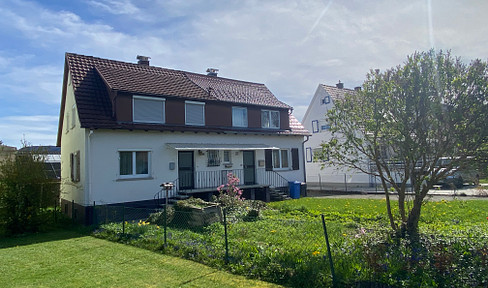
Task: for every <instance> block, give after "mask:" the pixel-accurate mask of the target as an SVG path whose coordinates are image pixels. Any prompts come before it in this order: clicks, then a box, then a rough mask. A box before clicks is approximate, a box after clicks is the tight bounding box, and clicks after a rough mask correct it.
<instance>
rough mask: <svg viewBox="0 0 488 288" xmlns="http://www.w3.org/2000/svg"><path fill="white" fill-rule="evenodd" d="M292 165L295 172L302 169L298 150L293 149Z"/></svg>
mask: <svg viewBox="0 0 488 288" xmlns="http://www.w3.org/2000/svg"><path fill="white" fill-rule="evenodd" d="M291 165H292V168H293V170H298V169H300V163H299V162H298V148H292V149H291Z"/></svg>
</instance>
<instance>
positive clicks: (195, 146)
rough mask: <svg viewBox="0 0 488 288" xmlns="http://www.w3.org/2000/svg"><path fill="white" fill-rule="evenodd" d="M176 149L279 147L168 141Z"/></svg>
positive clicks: (254, 148) (257, 148) (256, 148)
mask: <svg viewBox="0 0 488 288" xmlns="http://www.w3.org/2000/svg"><path fill="white" fill-rule="evenodd" d="M167 145H168V146H169V147H171V148H173V149H176V150H264V149H279V148H277V147H273V146H269V145H264V144H214V143H168V144H167Z"/></svg>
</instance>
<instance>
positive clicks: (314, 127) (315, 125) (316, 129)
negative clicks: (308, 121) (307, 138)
mask: <svg viewBox="0 0 488 288" xmlns="http://www.w3.org/2000/svg"><path fill="white" fill-rule="evenodd" d="M317 132H319V120H312V133H317Z"/></svg>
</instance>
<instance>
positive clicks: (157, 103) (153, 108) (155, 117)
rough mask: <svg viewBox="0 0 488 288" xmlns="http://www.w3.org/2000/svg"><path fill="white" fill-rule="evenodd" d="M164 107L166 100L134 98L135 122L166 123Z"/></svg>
mask: <svg viewBox="0 0 488 288" xmlns="http://www.w3.org/2000/svg"><path fill="white" fill-rule="evenodd" d="M164 106H165V99H164V98H156V97H146V96H133V97H132V107H133V121H134V122H140V123H164V122H165V113H164V109H165V108H164Z"/></svg>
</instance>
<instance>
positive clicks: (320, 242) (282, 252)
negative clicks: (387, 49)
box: [95, 198, 488, 287]
mask: <svg viewBox="0 0 488 288" xmlns="http://www.w3.org/2000/svg"><path fill="white" fill-rule="evenodd" d="M392 205H393V208H394V209H396V206H397V204H396V202H395V201H393V203H392ZM269 207H270V208H272V209H269V210H265V211H264V213H263V217H262V218H261V219H259V220H257V221H252V222H246V221H238V222H232V223H230V224H229V225H228V228H227V230H228V231H227V232H228V235H229V237H228V241H229V249H230V251H229V255H230V259H229V263H228V264H225V263H224V258H225V255H224V251H225V250H224V228H223V225H221V224H220V223H214V224H212V225H210V226H207V227H205V228H201V229H194V228H191V229H190V228H189V227H186V228H185V227H182V226H181V225H176V226H172V225H170V226H169V227H168V246H167V247H166V248H164V247H163V245H162V244H163V241H162V239H163V229H162V228H161V227H158V226H155V225H151V224H150V223H147V222H142V224H143V225H140V224H141V223H127V224H126V227H125V229H126V230H125V234H122V227H121V224H117V223H113V224H107V225H102V228H103V229H101V230H100V231H99V232H97V233H95V235H96V236H97V237H101V238H106V239H110V240H112V241H116V242H120V243H125V244H130V245H134V246H137V247H143V248H145V249H148V250H152V251H156V252H162V253H165V254H170V255H174V256H178V257H182V258H186V259H191V260H194V261H197V262H201V263H204V264H206V265H209V266H212V267H217V268H219V269H225V270H229V271H231V272H233V273H236V274H240V275H245V276H248V277H252V278H257V279H263V280H266V281H269V282H273V283H278V284H281V285H286V286H291V287H323V286H327V285H330V284H331V278H330V267H329V265H328V262H327V261H325V259H326V258H325V256H326V255H327V249H326V245H325V241H324V232H323V229H322V223H321V221H320V218H321V217H320V216H321V215H324V218H325V220H326V225H327V230H328V236H329V240H330V242H331V247H332V254H333V257H334V261H335V263H336V265H337V267H336V273H338V274H340V277H341V281H342V283H343V284H345V283H347V285H353V286H354V285H355V284H354V283H355V281H363V280H366V281H368V279H369V280H371V279H379V278H377V277H379V276H381V275H383V276H382V277H383V278H382V279H381V280H380V281H382V283H389V282H388V281H389V278H388V276H385V275H388V274H385V271H384V270H381V269H382V268H379V266H378V265H379V264H378V263H383V264H384V265H386V266H385V267H400V268H398V269H396V270H395V269H394V268H389V269H390V271H392V273H400V274H395V275H397V276H398V277H400V278H399V279H406V278H402V277H407V276H405V275H404V274H405V270H404V269H403V268H401V267H404V265H409V264H408V263H405V262H404V261H405V259H408V258H409V257H411V255H410V254H411V253H412V251H410V250H409V248H407V247H408V243H403V244H398V243H397V242H395V241H393V242H391V241H392V240H391V239H390V240H388V239H386V238H385V237H388V236H387V235H388V232H389V228H388V227H389V221H388V219H387V217H386V212H385V211H386V203H385V200H373V199H336V198H333V199H331V198H301V199H297V200H288V201H282V202H274V203H270V204H269ZM487 207H488V201H486V200H472V201H461V200H453V201H445V200H444V201H437V202H434V201H432V202H427V203H426V204H425V206H424V207H423V210H422V217H421V220H420V226H421V227H420V229H421V231H422V232H423V233H425V235H427V236H426V237H427V238H426V240H425V241H427V242H425V245H426V246H425V247H433V248H432V249H434V250H433V251H434V252H432V253H434V254H435V253H437V252H436V251H437V250H435V249H444V248H442V247H444V246H445V245H446V243H449V244H447V245H454V246H455V247H456V248H454V249H453V250H452V253H449V254H446V252H442V253H440V252H439V253H440V254H435V255H434V254H432V253H430V254H429V252H428V251H429V249H430V248H426V249H427V252H426V251H425V250H423V251H424V252H422V253H426V254H425V257H427V258H425V259H429V260H428V261H427V260H426V261H427V262H428V263H430V262H429V261H432V263H434V261H440V260H439V259H444V258H442V257H445V256H442V255H448V256H449V257H450V258H448V260H446V261H444V260H442V261H444V262H440V263H442V265H444V264H445V263H449V264H445V265H451V266H446V267H447V268H449V269H451V268H452V267H464V266H465V264H466V263H464V262H462V261H478V262H479V261H485V260H483V259H484V258H483V257H486V251H488V250H487V249H488V248H486V247H485V246H483V245H485V244H483V243H486V239H488V234H487V233H486V231H488V223H487V222H488V221H487V220H486V217H487V216H488V215H487V210H486V208H487ZM181 216H183V215H178V214H175V215H174V217H175V218H174V219H179V218H180V217H181ZM363 228H364V229H363ZM361 231H363V232H361ZM364 231H366V233H365V232H364ZM446 241H447V242H446ZM396 245H400V247H404V249H396V248H391V249H392V250H391V251H389V252H388V253H389V254H391V255H393V254H394V253H396V254H395V255H396V256H395V257H392V258H390V259H391V261H393V262H391V261H390V262H385V261H388V260H387V259H384V257H385V255H386V254H387V253H386V251H385V249H389V248H388V247H396ZM454 246H453V247H454ZM449 247H450V246H449ZM397 248H398V247H397ZM445 249H450V248H447V247H446V248H445ZM442 251H444V250H442ZM447 251H451V250H447ZM392 253H393V254H392ZM439 255H441V256H439ZM458 255H463V256H462V257H461V258H458ZM365 257H366V258H365ZM439 257H441V258H439ZM446 257H447V256H446ZM470 257H471V258H470ZM446 259H447V258H446ZM463 259H464V260H463ZM480 259H481V260H480ZM451 260H452V261H451ZM367 261H370V262H367ZM456 261H457V262H456ZM427 262H425V263H427ZM478 262H476V263H478ZM383 264H382V265H383ZM392 265H393V266H392ZM422 265H424V264H422ZM445 265H444V266H445ZM477 265H479V263H478V264H475V265H471V264H470V265H469V267H471V268H473V269H474V270H476V269H478V268H480V269H481V270H478V272H477V273H478V274H479V273H484V274H483V275H485V274H486V273H487V271H485V270H486V269H485V268H482V267H483V266H477ZM427 266H428V267H430V266H431V265H427ZM444 266H442V267H444ZM381 267H383V266H381ZM447 268H446V269H447ZM377 269H380V270H377ZM421 269H424V270H419V271H425V272H426V273H431V274H425V275H427V276H425V277H426V278H428V277H430V276H429V275H441V274H442V273H444V272H442V273H441V272H438V271H437V270H435V269H437V268H432V269H434V270H425V269H426V268H425V266H422V268H421ZM429 269H430V268H429ZM452 269H454V268H452ZM452 269H451V270H452ZM463 271H467V269H464V270H462V271H457V270H455V269H454V270H452V273H454V272H455V274H456V275H458V277H465V278H466V279H467V280H466V281H471V280H473V279H471V278H470V277H471V276H469V275H470V274H469V273H471V272H470V271H471V270H469V271H468V272H463ZM480 271H482V272H480ZM375 273H376V274H375ZM402 273H403V274H402ZM419 273H420V272H419ZM439 273H441V274H439ZM462 273H464V274H467V275H468V274H469V275H468V276H466V275H464V274H463V275H464V276H459V275H461V274H462ZM407 274H408V273H407ZM419 275H423V274H422V273H420V274H419ZM442 275H443V274H442ZM473 275H474V274H473ZM385 277H386V278H385ZM395 277H396V276H395ZM416 277H417V278H415V281H417V280H418V281H420V282H418V281H417V282H411V283H410V284H408V283H409V282H405V283H407V284H403V285H406V286H409V285H414V286H415V285H417V284H418V283H423V282H421V281H423V280H422V279H423V278H422V277H424V276H416ZM436 277H437V276H436ZM419 279H420V280H419ZM398 281H403V280H398ZM405 281H407V280H405ZM412 281H413V280H412ZM436 281H437V282H436V283H441V284H442V285H447V286H449V285H451V286H452V285H454V286H457V285H458V284H459V283H464V282H463V281H464V280H459V281H461V282H459V281H458V282H452V281H451V282H442V281H444V280H443V279H442V278H440V279H437V280H436ZM473 281H474V280H473ZM466 283H468V282H466ZM469 283H471V282H469ZM472 283H474V284H473V285H478V284H479V282H472ZM389 284H391V285H393V286H395V285H399V283H397V282H392V283H389ZM345 285H346V284H345ZM442 285H441V286H442ZM466 285H468V284H466ZM400 286H401V285H400ZM468 286H469V285H468ZM401 287H403V286H401Z"/></svg>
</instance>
